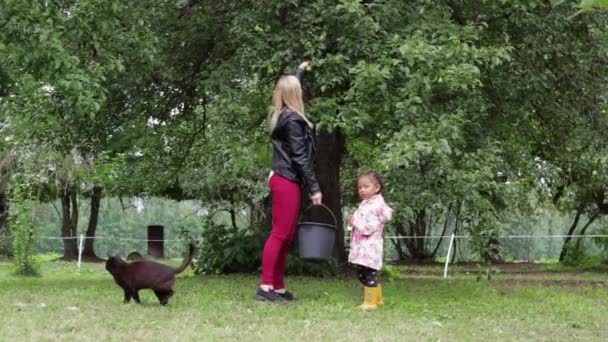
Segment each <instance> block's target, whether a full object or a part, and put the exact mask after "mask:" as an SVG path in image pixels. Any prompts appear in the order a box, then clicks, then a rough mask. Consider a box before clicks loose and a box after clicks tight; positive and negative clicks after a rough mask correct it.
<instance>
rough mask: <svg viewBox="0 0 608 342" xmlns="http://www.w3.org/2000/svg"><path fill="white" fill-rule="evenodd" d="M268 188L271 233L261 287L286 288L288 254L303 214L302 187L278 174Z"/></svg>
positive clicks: (266, 249)
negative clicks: (301, 212)
mask: <svg viewBox="0 0 608 342" xmlns="http://www.w3.org/2000/svg"><path fill="white" fill-rule="evenodd" d="M269 185H270V194H271V196H272V231H271V232H270V236H269V237H268V240H266V244H265V245H264V252H263V254H262V284H263V285H272V287H273V288H275V289H283V288H285V282H284V276H285V265H286V264H287V255H288V254H289V248H290V246H291V240H292V239H293V236H294V234H295V232H296V225H297V224H298V216H299V215H300V186H299V185H298V184H297V183H295V182H292V181H290V180H289V179H287V178H284V177H282V176H280V175H278V174H276V173H275V174H274V175H273V176H272V177H271V178H270V181H269Z"/></svg>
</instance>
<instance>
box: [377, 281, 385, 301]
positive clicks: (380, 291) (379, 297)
mask: <svg viewBox="0 0 608 342" xmlns="http://www.w3.org/2000/svg"><path fill="white" fill-rule="evenodd" d="M377 289H378V302H377V304H378V306H382V305H384V299H383V298H382V285H380V284H378V287H377Z"/></svg>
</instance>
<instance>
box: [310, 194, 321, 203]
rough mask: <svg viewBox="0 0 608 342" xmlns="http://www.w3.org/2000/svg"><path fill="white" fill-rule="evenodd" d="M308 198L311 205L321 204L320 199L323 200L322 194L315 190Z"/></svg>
mask: <svg viewBox="0 0 608 342" xmlns="http://www.w3.org/2000/svg"><path fill="white" fill-rule="evenodd" d="M310 200H311V201H312V205H321V201H322V200H323V194H321V193H320V192H316V193H314V194H312V195H311V196H310Z"/></svg>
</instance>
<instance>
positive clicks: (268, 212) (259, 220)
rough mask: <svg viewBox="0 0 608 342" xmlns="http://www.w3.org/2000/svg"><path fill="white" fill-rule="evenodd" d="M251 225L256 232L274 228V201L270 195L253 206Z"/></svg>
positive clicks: (268, 230)
mask: <svg viewBox="0 0 608 342" xmlns="http://www.w3.org/2000/svg"><path fill="white" fill-rule="evenodd" d="M250 217H251V227H252V228H253V230H254V231H255V232H258V233H263V232H270V230H271V229H272V203H271V200H270V196H266V197H264V199H262V200H261V201H259V202H256V203H254V204H253V205H252V206H251V213H250Z"/></svg>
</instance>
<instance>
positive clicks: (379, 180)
mask: <svg viewBox="0 0 608 342" xmlns="http://www.w3.org/2000/svg"><path fill="white" fill-rule="evenodd" d="M363 177H370V178H372V179H373V180H374V181H375V182H376V183H377V184H378V185H379V186H380V191H378V193H379V194H383V193H384V181H383V180H382V177H381V176H380V174H379V173H378V172H376V171H368V172H364V173H361V174H359V177H357V181H359V179H361V178H363Z"/></svg>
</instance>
